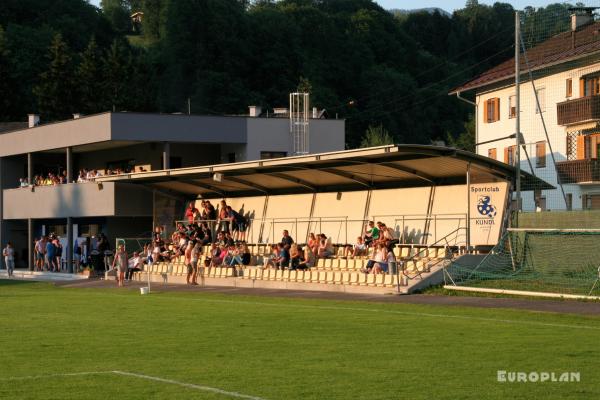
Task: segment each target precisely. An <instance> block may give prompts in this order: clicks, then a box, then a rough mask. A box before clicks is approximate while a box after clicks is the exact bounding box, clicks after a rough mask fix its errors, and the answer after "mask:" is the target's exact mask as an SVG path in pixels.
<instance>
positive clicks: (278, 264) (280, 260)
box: [274, 243, 290, 270]
mask: <svg viewBox="0 0 600 400" xmlns="http://www.w3.org/2000/svg"><path fill="white" fill-rule="evenodd" d="M274 264H275V268H276V269H281V270H283V269H285V268H288V267H289V266H290V252H289V250H288V249H287V247H286V245H285V244H283V243H279V244H278V245H277V258H275V260H274Z"/></svg>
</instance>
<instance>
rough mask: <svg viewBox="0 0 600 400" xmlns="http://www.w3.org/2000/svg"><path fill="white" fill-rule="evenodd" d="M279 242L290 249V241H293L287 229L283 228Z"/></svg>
mask: <svg viewBox="0 0 600 400" xmlns="http://www.w3.org/2000/svg"><path fill="white" fill-rule="evenodd" d="M281 243H283V245H284V246H285V247H286V249H288V250H289V249H290V247H291V246H292V243H294V239H293V238H292V237H291V236H290V233H289V232H288V231H287V229H284V230H283V237H282V238H281Z"/></svg>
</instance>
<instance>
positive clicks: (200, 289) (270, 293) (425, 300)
mask: <svg viewBox="0 0 600 400" xmlns="http://www.w3.org/2000/svg"><path fill="white" fill-rule="evenodd" d="M55 285H57V286H61V287H79V288H114V289H115V290H139V288H140V287H142V286H145V284H144V283H142V282H127V283H126V287H125V288H124V289H121V288H117V287H116V284H115V282H114V281H104V280H97V279H90V280H85V281H77V282H57V283H55ZM152 290H153V291H157V292H191V293H221V294H229V295H243V296H265V297H286V298H306V299H322V300H336V301H369V302H377V303H405V304H428V305H438V306H462V307H481V308H503V309H520V310H530V311H541V312H555V313H565V314H579V315H592V316H600V302H585V301H577V300H558V299H557V300H541V299H539V300H538V299H529V298H494V297H466V296H465V297H462V296H443V295H428V294H413V295H361V294H350V293H333V292H315V291H304V290H276V289H275V290H274V289H250V288H230V287H216V286H186V285H173V284H171V285H160V284H154V285H153V286H152Z"/></svg>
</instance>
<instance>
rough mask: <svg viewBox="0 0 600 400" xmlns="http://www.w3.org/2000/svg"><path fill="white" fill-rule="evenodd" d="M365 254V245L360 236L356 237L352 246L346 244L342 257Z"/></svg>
mask: <svg viewBox="0 0 600 400" xmlns="http://www.w3.org/2000/svg"><path fill="white" fill-rule="evenodd" d="M366 255H367V245H366V244H365V242H364V239H363V238H362V236H359V237H357V238H356V243H355V244H354V245H353V246H350V245H348V246H346V248H345V249H344V257H352V258H354V257H360V256H366Z"/></svg>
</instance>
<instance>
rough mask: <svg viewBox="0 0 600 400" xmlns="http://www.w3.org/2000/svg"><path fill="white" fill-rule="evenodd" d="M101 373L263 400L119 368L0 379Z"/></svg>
mask: <svg viewBox="0 0 600 400" xmlns="http://www.w3.org/2000/svg"><path fill="white" fill-rule="evenodd" d="M102 374H115V375H121V376H133V377H135V378H140V379H146V380H150V381H155V382H161V383H169V384H171V385H177V386H181V387H185V388H188V389H195V390H202V391H205V392H211V393H216V394H222V395H224V396H229V397H236V398H238V399H248V400H265V399H264V398H262V397H257V396H250V395H247V394H243V393H238V392H228V391H227V390H223V389H219V388H215V387H210V386H203V385H195V384H193V383H185V382H179V381H175V380H173V379H165V378H159V377H157V376H150V375H143V374H136V373H134V372H127V371H119V370H114V371H86V372H68V373H64V374H48V375H28V376H9V377H7V378H0V381H24V380H30V379H44V378H59V377H66V376H83V375H102Z"/></svg>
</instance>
